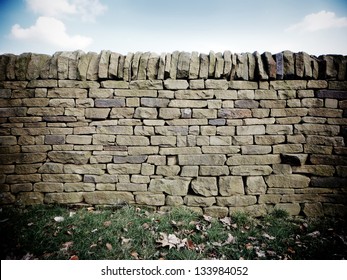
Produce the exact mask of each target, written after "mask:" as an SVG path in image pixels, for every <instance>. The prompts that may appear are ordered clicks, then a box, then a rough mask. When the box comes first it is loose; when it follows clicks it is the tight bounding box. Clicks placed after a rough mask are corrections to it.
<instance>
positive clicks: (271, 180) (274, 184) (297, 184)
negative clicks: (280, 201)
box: [265, 174, 310, 189]
mask: <svg viewBox="0 0 347 280" xmlns="http://www.w3.org/2000/svg"><path fill="white" fill-rule="evenodd" d="M265 181H266V184H267V185H268V187H269V188H293V189H297V188H298V189H303V188H307V187H308V186H309V184H310V178H308V177H306V176H303V175H297V174H293V175H270V176H268V177H265Z"/></svg>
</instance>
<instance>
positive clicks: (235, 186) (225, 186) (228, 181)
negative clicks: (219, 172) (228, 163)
mask: <svg viewBox="0 0 347 280" xmlns="http://www.w3.org/2000/svg"><path fill="white" fill-rule="evenodd" d="M218 186H219V193H220V195H222V196H231V195H235V194H244V193H245V191H244V186H243V180H242V177H241V176H221V177H219V183H218Z"/></svg>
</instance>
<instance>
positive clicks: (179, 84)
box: [164, 79, 189, 90]
mask: <svg viewBox="0 0 347 280" xmlns="http://www.w3.org/2000/svg"><path fill="white" fill-rule="evenodd" d="M164 87H165V88H166V89H169V90H179V89H187V88H188V87H189V84H188V82H187V81H186V80H170V79H168V80H165V81H164Z"/></svg>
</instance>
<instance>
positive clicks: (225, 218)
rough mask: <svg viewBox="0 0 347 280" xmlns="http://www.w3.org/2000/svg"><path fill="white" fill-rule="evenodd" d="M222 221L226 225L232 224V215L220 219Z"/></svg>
mask: <svg viewBox="0 0 347 280" xmlns="http://www.w3.org/2000/svg"><path fill="white" fill-rule="evenodd" d="M220 221H221V222H222V223H223V224H224V225H226V226H231V218H230V217H224V218H223V219H220Z"/></svg>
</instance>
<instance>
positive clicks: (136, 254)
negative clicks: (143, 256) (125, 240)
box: [130, 252, 139, 260]
mask: <svg viewBox="0 0 347 280" xmlns="http://www.w3.org/2000/svg"><path fill="white" fill-rule="evenodd" d="M130 255H131V256H132V257H134V258H135V259H136V260H138V259H139V254H138V253H137V252H131V253H130Z"/></svg>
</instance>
